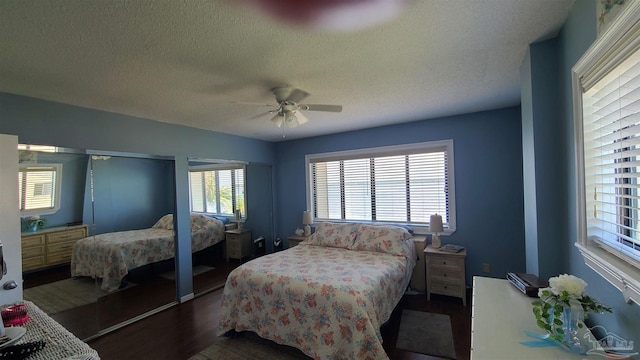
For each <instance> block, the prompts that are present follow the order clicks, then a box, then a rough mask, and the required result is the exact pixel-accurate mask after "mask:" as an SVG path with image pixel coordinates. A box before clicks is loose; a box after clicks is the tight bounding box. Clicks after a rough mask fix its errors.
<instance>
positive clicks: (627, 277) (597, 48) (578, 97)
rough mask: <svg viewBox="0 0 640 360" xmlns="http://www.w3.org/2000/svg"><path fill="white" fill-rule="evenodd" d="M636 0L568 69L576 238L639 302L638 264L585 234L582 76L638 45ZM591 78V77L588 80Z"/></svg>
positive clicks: (599, 268)
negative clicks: (574, 160) (570, 91)
mask: <svg viewBox="0 0 640 360" xmlns="http://www.w3.org/2000/svg"><path fill="white" fill-rule="evenodd" d="M637 34H640V2H629V3H628V4H627V6H626V7H625V8H623V9H622V11H621V12H620V14H619V15H618V17H617V18H616V19H615V20H614V22H613V23H612V24H611V26H610V28H609V29H607V30H606V31H605V32H604V33H603V34H602V35H601V36H600V37H599V38H598V39H597V40H596V41H595V42H594V43H593V44H592V45H591V47H589V49H588V50H587V51H586V52H585V54H584V55H583V56H582V57H581V58H580V60H578V62H577V63H576V64H575V65H574V67H573V68H572V71H571V75H572V92H573V114H574V131H575V134H574V136H575V149H574V150H575V154H576V190H577V194H576V212H577V214H576V215H577V239H576V242H575V246H576V247H577V248H578V250H579V251H580V253H581V255H582V257H583V259H584V262H585V264H586V265H587V266H588V267H590V268H591V269H593V270H594V271H595V272H596V273H597V274H599V275H600V276H601V277H602V278H604V279H605V280H607V281H608V282H609V283H611V284H612V285H613V286H614V287H616V288H617V289H618V290H620V291H621V293H622V295H623V297H624V299H625V301H626V302H628V303H630V302H635V303H636V304H638V305H640V268H638V267H637V265H636V264H635V261H633V260H632V259H630V258H626V257H625V256H624V255H623V254H621V253H619V252H616V251H615V249H613V248H609V247H608V245H605V244H602V243H599V242H596V241H594V240H592V239H589V238H588V234H587V214H586V203H587V201H586V196H587V195H586V194H587V193H586V189H585V187H586V186H585V180H586V178H585V155H584V135H583V134H584V133H583V103H582V96H583V86H582V82H583V81H582V79H583V78H584V77H585V76H587V77H588V79H595V78H601V77H602V76H603V75H604V74H606V73H608V71H609V70H610V69H612V68H613V67H614V66H617V65H618V64H619V63H620V62H621V61H622V60H624V59H625V58H626V56H627V55H628V54H630V53H631V52H633V51H635V50H636V49H637V48H638V47H639V46H640V37H639V36H637ZM588 81H594V80H588Z"/></svg>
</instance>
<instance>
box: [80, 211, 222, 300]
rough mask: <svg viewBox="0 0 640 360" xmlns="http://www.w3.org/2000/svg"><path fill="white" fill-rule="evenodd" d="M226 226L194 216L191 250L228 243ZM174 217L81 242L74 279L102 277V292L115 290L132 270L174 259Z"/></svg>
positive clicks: (96, 236)
mask: <svg viewBox="0 0 640 360" xmlns="http://www.w3.org/2000/svg"><path fill="white" fill-rule="evenodd" d="M224 231H225V226H224V224H223V223H222V222H221V221H220V220H217V219H214V218H210V217H207V216H204V215H200V214H192V215H191V250H192V251H193V252H196V251H200V250H203V249H205V248H207V247H210V246H213V245H215V244H217V243H219V242H221V241H222V240H224V238H225V236H224ZM174 252H175V249H174V231H173V215H172V214H168V215H165V216H163V217H162V218H160V220H158V221H157V222H156V223H155V224H154V225H153V226H152V227H151V228H148V229H141V230H130V231H118V232H112V233H105V234H100V235H95V236H89V237H86V238H84V239H80V240H78V241H77V242H76V243H75V245H74V246H73V251H72V254H71V276H74V277H76V276H89V277H92V278H101V279H102V284H101V289H102V290H104V291H108V292H111V291H114V290H117V289H118V288H119V287H120V284H121V282H122V279H123V278H124V277H125V276H126V275H127V274H128V273H129V271H131V270H133V269H135V268H138V267H141V266H144V265H147V264H151V263H155V262H159V261H163V260H167V259H171V258H173V257H174Z"/></svg>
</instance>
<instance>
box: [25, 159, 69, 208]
mask: <svg viewBox="0 0 640 360" xmlns="http://www.w3.org/2000/svg"><path fill="white" fill-rule="evenodd" d="M61 175H62V165H61V164H46V165H33V166H23V167H21V168H20V172H19V174H18V184H19V185H18V187H19V189H18V191H19V202H20V203H19V206H20V212H21V214H22V215H23V216H26V215H43V214H51V213H54V212H55V211H57V210H58V209H59V207H60V183H61Z"/></svg>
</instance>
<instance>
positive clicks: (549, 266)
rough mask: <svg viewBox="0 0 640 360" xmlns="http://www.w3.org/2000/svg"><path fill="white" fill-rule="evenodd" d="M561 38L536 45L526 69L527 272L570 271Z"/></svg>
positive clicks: (523, 75)
mask: <svg viewBox="0 0 640 360" xmlns="http://www.w3.org/2000/svg"><path fill="white" fill-rule="evenodd" d="M557 54H558V50H557V39H551V40H547V41H543V42H538V43H534V44H531V45H530V47H529V51H528V53H527V55H526V57H525V59H524V61H523V64H522V67H521V92H522V139H523V140H522V142H523V150H522V152H523V163H524V194H525V195H524V198H525V210H524V213H525V225H526V228H525V234H526V240H525V241H526V250H527V272H528V273H532V274H537V275H538V276H540V277H542V278H545V279H547V278H549V277H551V276H555V275H557V274H559V273H561V272H566V271H567V270H566V269H567V266H566V261H564V259H566V258H567V254H568V251H567V249H566V246H565V245H564V240H565V239H566V238H567V235H566V234H567V230H566V216H565V214H566V212H567V211H566V206H565V205H564V203H562V202H560V203H559V202H558V201H557V199H560V198H563V197H564V196H565V191H564V189H565V188H566V178H567V175H566V172H567V170H566V168H567V159H566V157H565V156H564V154H565V147H564V143H563V142H562V141H559V140H560V139H563V138H564V136H563V131H564V127H563V126H562V122H561V121H560V114H559V112H558V109H559V99H560V95H559V89H558V84H557V83H558V60H557V59H558V55H557Z"/></svg>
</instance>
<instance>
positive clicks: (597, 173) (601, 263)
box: [571, 1, 640, 304]
mask: <svg viewBox="0 0 640 360" xmlns="http://www.w3.org/2000/svg"><path fill="white" fill-rule="evenodd" d="M639 49H640V2H639V1H633V2H627V3H625V6H624V7H623V8H622V9H621V11H620V13H619V14H618V15H617V16H616V18H615V20H614V21H613V22H612V23H611V24H610V25H609V28H608V29H607V30H606V31H604V32H603V33H602V34H601V35H600V36H599V37H598V39H596V41H595V42H594V43H593V44H592V45H591V47H589V49H588V50H587V51H586V52H585V54H584V55H583V56H582V57H581V58H580V60H578V62H577V63H576V64H575V66H574V67H573V68H572V69H571V70H572V82H573V84H572V87H573V102H574V117H575V122H574V126H575V130H576V132H575V135H576V165H577V167H576V180H577V181H576V187H577V190H578V191H577V194H576V203H577V204H576V210H577V221H578V224H577V229H576V230H577V239H576V243H575V246H576V247H577V248H578V250H579V251H580V253H581V255H582V258H583V259H584V262H585V264H586V265H587V266H588V267H590V268H591V269H593V270H594V271H595V272H596V273H598V275H600V276H601V277H602V278H603V279H606V280H607V281H608V282H609V283H611V284H612V285H613V286H615V287H616V288H617V289H618V290H620V292H621V293H622V295H623V296H624V299H625V301H627V302H631V301H633V302H635V303H636V304H640V265H639V263H638V251H637V250H636V249H637V245H638V239H639V237H638V234H637V231H638V204H637V202H638V177H637V175H636V174H637V172H638V143H637V139H638V135H639V134H640V131H638V130H637V129H638V124H640V121H638V119H637V118H638V115H637V114H638V110H639V109H638V90H637V89H638V80H637V78H638V76H637V73H638V71H637V63H638V51H639Z"/></svg>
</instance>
